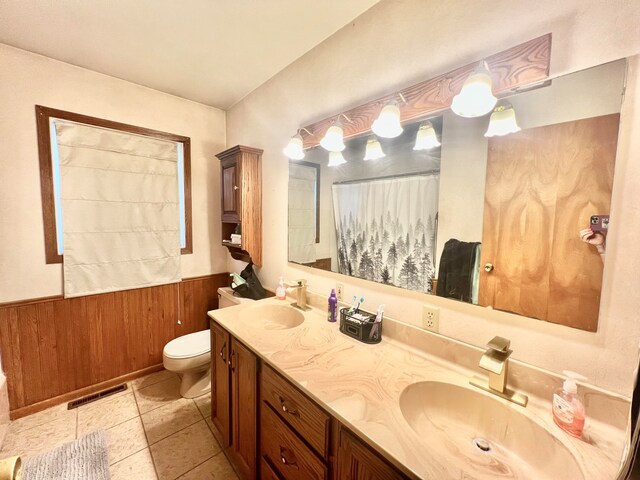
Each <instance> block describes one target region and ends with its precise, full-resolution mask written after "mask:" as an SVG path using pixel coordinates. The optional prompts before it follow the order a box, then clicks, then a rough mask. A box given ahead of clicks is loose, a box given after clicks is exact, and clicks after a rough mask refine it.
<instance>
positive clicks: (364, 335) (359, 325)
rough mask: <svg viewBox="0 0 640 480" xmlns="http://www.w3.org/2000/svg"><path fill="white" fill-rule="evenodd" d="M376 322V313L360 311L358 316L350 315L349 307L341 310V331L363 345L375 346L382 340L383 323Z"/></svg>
mask: <svg viewBox="0 0 640 480" xmlns="http://www.w3.org/2000/svg"><path fill="white" fill-rule="evenodd" d="M375 320H376V315H375V314H374V313H370V312H365V311H364V310H360V311H359V313H357V314H356V313H353V314H350V313H349V307H342V308H341V309H340V331H341V332H342V333H344V334H345V335H347V336H349V337H352V338H355V339H356V340H360V341H361V342H363V343H369V344H374V343H380V341H381V340H382V322H378V323H376V322H375ZM383 320H384V319H383Z"/></svg>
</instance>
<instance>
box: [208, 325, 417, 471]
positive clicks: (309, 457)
mask: <svg viewBox="0 0 640 480" xmlns="http://www.w3.org/2000/svg"><path fill="white" fill-rule="evenodd" d="M211 363H212V365H211V367H212V368H211V374H212V379H211V418H212V422H213V425H214V427H215V428H214V433H215V435H216V438H217V439H218V441H219V442H220V444H221V445H222V446H223V448H224V451H225V454H226V455H227V457H228V458H229V460H230V461H231V462H232V463H233V465H234V468H235V469H236V471H237V472H238V474H239V475H240V477H241V478H243V479H246V480H253V479H256V478H261V479H263V480H329V479H332V480H392V479H393V480H398V479H406V478H409V477H407V476H406V475H404V474H403V473H402V472H400V471H399V470H397V469H396V468H395V467H394V466H392V465H391V464H390V463H389V462H387V461H386V460H385V459H384V458H383V457H381V456H380V455H379V454H378V453H376V452H375V451H374V450H373V449H371V448H370V447H369V446H368V445H367V444H366V443H365V442H363V441H362V440H360V439H359V438H358V437H357V436H356V435H354V434H352V433H351V432H350V431H349V430H347V429H346V428H345V427H343V426H342V425H341V424H340V423H339V422H338V421H337V420H336V419H334V418H332V417H331V416H330V415H329V414H328V413H327V412H326V411H325V410H324V409H323V408H322V407H320V406H319V405H318V404H317V403H316V402H315V401H313V400H312V399H310V398H309V397H308V396H307V395H306V394H305V393H304V392H302V391H301V390H300V389H298V388H297V387H296V386H295V385H293V384H292V383H291V382H290V381H289V380H287V379H286V378H285V377H283V376H282V375H281V374H279V373H278V372H276V371H275V370H274V369H273V368H272V367H270V366H269V365H267V364H266V363H264V362H259V361H258V358H257V357H256V355H254V354H253V352H251V351H250V350H249V349H248V348H247V347H245V346H244V345H243V344H242V343H241V342H239V341H238V340H237V339H235V338H234V337H233V336H232V335H230V334H229V332H227V331H226V330H225V329H224V328H222V327H221V326H220V325H219V324H217V323H216V322H211ZM258 432H259V437H258Z"/></svg>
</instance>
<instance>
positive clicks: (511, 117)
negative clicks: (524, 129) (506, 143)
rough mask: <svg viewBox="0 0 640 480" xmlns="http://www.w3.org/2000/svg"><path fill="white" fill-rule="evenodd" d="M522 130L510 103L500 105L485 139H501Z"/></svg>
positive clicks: (492, 117)
mask: <svg viewBox="0 0 640 480" xmlns="http://www.w3.org/2000/svg"><path fill="white" fill-rule="evenodd" d="M520 130H521V128H520V127H519V126H518V122H517V121H516V111H515V110H514V109H513V106H512V105H511V104H510V103H505V104H502V105H498V106H497V107H496V108H495V110H494V111H493V113H492V114H491V120H489V128H487V133H485V134H484V136H485V137H501V136H503V135H508V134H510V133H516V132H519V131H520Z"/></svg>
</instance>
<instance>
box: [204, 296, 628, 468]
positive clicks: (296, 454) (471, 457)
mask: <svg viewBox="0 0 640 480" xmlns="http://www.w3.org/2000/svg"><path fill="white" fill-rule="evenodd" d="M308 297H309V304H310V305H311V306H312V307H314V308H312V310H310V311H308V312H302V311H300V310H297V309H295V308H293V307H292V306H290V303H291V302H292V301H293V299H287V300H286V301H279V300H276V299H265V300H261V301H258V302H255V303H253V304H251V305H240V306H236V307H230V308H227V309H223V310H214V311H211V312H209V316H210V317H211V319H212V321H211V332H212V345H211V353H212V362H213V368H212V375H213V378H212V420H213V424H214V426H215V429H216V430H217V431H216V435H217V437H218V440H219V441H220V442H221V444H222V445H223V447H224V449H225V452H226V454H227V456H228V457H229V458H230V459H231V461H232V462H233V463H234V465H235V467H236V469H237V471H238V472H239V473H240V474H241V476H242V477H244V478H269V479H275V478H277V479H313V478H318V479H320V478H321V479H330V478H331V479H356V478H357V479H361V478H376V479H387V478H388V479H397V478H438V479H447V478H463V477H464V478H478V479H493V478H496V476H498V475H499V476H500V477H501V478H513V479H530V478H537V479H554V478H567V479H572V480H573V479H576V480H587V479H591V478H598V479H613V478H615V477H616V473H617V470H618V468H619V465H620V461H621V459H622V453H623V450H624V445H625V441H626V438H625V426H626V422H627V416H628V412H629V402H628V400H627V399H625V398H623V397H619V396H616V395H614V394H609V393H607V392H603V391H601V390H598V389H596V388H594V387H589V386H587V385H582V386H580V390H579V391H580V395H581V396H583V398H584V399H585V404H586V407H587V416H588V420H587V422H588V428H587V429H586V430H585V435H584V437H583V439H575V438H573V437H570V436H569V435H567V434H566V433H565V432H563V431H562V430H560V429H559V428H558V427H557V426H556V425H555V424H554V423H553V420H552V417H551V411H550V410H551V405H550V399H551V392H552V391H553V389H555V388H557V387H558V386H559V385H560V383H561V379H560V378H559V377H557V376H555V375H553V374H551V373H549V372H545V371H542V370H540V369H536V368H533V367H530V366H528V365H525V364H522V363H519V362H517V361H512V364H511V366H510V371H511V373H510V376H509V378H508V379H507V383H508V384H509V386H510V387H511V388H514V389H515V390H517V391H520V392H522V393H525V394H526V395H528V397H529V402H528V403H527V406H526V407H522V406H519V405H516V404H514V403H512V402H508V401H506V400H504V399H502V398H499V397H498V396H496V395H492V394H491V393H487V392H485V391H483V390H481V389H479V388H477V387H475V386H472V385H471V384H470V383H469V381H470V379H471V378H472V377H473V376H474V374H481V375H482V372H481V370H480V369H479V368H478V362H479V359H480V357H481V355H482V353H483V351H482V350H481V349H478V348H475V347H471V346H469V345H466V344H462V343H460V342H457V341H455V340H451V339H447V338H445V337H441V336H439V335H434V334H431V333H428V332H425V331H421V330H419V329H417V328H415V327H411V326H408V325H404V324H402V323H401V322H397V321H394V320H392V319H388V318H387V319H385V324H384V327H385V328H384V336H383V341H382V342H381V343H380V344H378V345H365V344H362V343H360V342H358V341H357V340H354V339H352V338H349V337H346V336H345V335H343V334H341V333H340V332H339V329H338V325H337V324H331V323H328V322H327V321H326V316H325V314H324V311H323V310H321V309H319V307H322V306H323V305H324V299H323V298H322V297H320V296H318V295H315V294H313V293H311V292H309V293H308ZM487 340H489V339H487ZM516 354H517V352H516Z"/></svg>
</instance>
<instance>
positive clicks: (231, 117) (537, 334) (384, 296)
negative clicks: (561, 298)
mask: <svg viewBox="0 0 640 480" xmlns="http://www.w3.org/2000/svg"><path fill="white" fill-rule="evenodd" d="M639 24H640V9H639V8H638V6H637V2H636V1H635V0H626V1H625V0H614V1H610V2H602V1H600V0H565V1H562V2H558V1H557V0H541V1H539V2H536V4H535V8H532V3H531V2H529V1H526V0H519V1H514V0H496V1H493V2H487V1H477V0H466V1H463V0H458V1H451V2H431V1H430V2H427V1H425V0H383V1H382V2H380V3H379V4H377V5H376V6H374V7H373V8H372V9H371V10H369V11H367V12H366V13H365V14H363V15H362V16H361V17H359V18H358V19H356V20H355V21H354V22H351V23H350V24H349V25H347V26H346V27H344V28H343V29H342V30H340V31H338V32H337V33H336V34H334V35H333V36H332V37H330V38H329V39H327V40H326V41H325V42H323V43H322V44H320V45H319V46H318V47H316V48H315V49H313V50H312V51H310V52H309V53H308V54H306V55H305V56H303V57H302V58H300V59H299V60H297V61H296V62H295V63H293V64H292V65H290V66H289V67H288V68H286V69H285V70H283V71H282V72H280V73H279V74H278V75H276V76H275V77H273V78H272V79H271V80H270V81H269V82H267V83H266V84H264V85H262V86H261V87H260V88H258V89H257V90H255V91H254V92H253V93H251V94H250V95H249V96H247V97H246V98H245V99H244V100H243V101H241V102H240V103H238V104H237V105H235V106H234V107H233V108H231V109H230V110H229V112H228V113H227V141H228V144H229V145H235V144H237V143H242V144H245V145H250V146H254V147H259V148H263V149H264V151H265V152H264V167H263V175H264V179H263V199H264V206H263V228H264V250H263V251H264V252H265V255H264V257H265V258H264V266H263V268H262V269H261V270H260V272H259V274H260V276H261V278H262V279H263V281H264V283H265V284H266V285H269V286H274V285H275V284H276V282H277V279H278V276H279V275H285V277H287V278H297V277H305V278H307V279H308V280H309V285H310V289H312V290H314V291H318V292H325V293H327V294H328V293H329V290H330V288H331V287H333V286H334V285H335V282H336V280H339V281H341V282H343V283H344V284H345V287H346V289H345V295H346V298H351V296H353V295H354V293H356V292H358V293H360V294H363V295H364V296H365V298H368V299H369V300H368V302H371V305H370V306H369V308H373V307H374V306H375V305H374V304H377V303H378V302H381V303H386V304H387V313H388V315H389V316H392V317H395V318H399V319H402V320H405V321H407V322H409V323H413V324H419V323H420V318H421V306H422V304H423V303H424V302H431V303H433V304H437V305H438V306H440V308H441V311H440V330H441V333H443V334H444V335H448V336H452V337H455V338H458V339H461V340H462V341H466V342H468V343H471V344H474V345H478V346H484V344H485V343H486V341H487V340H489V339H490V338H491V337H492V336H493V335H496V334H500V335H503V336H506V337H508V338H511V339H512V347H513V349H514V352H515V353H514V358H516V359H519V360H522V361H525V362H528V363H531V364H534V365H537V366H540V367H542V368H547V369H549V370H552V371H555V372H559V371H561V370H563V369H567V368H568V369H572V370H577V371H579V372H582V373H584V374H586V375H587V376H589V377H590V381H591V382H592V383H594V384H596V385H598V386H601V387H603V388H608V389H611V390H613V391H616V392H619V393H622V394H626V395H629V394H630V393H631V391H632V387H633V372H634V369H635V367H636V365H637V358H638V344H639V338H640V321H639V319H638V313H637V312H639V311H640V289H639V288H638V283H639V281H638V278H639V275H638V272H639V271H640V249H639V248H638V247H637V237H638V233H640V206H639V205H640V190H639V189H638V188H637V185H639V184H640V162H638V161H637V158H638V155H640V135H638V133H637V132H639V131H640V111H639V109H640V79H639V78H638V77H639V72H638V68H639V61H638V59H634V61H633V62H632V64H631V68H630V72H631V73H630V77H629V85H628V88H627V99H626V102H625V105H624V106H623V111H622V124H621V135H620V141H619V152H618V158H617V163H616V174H615V182H614V194H613V206H612V212H611V214H612V217H613V218H615V219H616V222H615V223H613V225H612V229H611V232H610V235H609V245H608V253H607V257H608V259H607V266H606V268H605V274H604V276H605V278H604V285H603V297H602V305H601V315H600V324H599V330H598V332H597V333H588V332H583V331H579V330H574V329H570V328H567V327H561V326H557V325H553V324H549V323H546V322H541V321H537V320H532V319H527V318H522V317H516V316H514V315H510V314H506V313H501V312H493V311H490V310H483V309H480V308H479V307H475V306H470V305H463V304H459V303H456V302H453V301H449V300H446V299H439V298H434V297H429V296H426V295H420V294H417V293H410V292H406V291H402V290H399V289H395V288H393V287H386V286H382V285H379V284H375V283H371V282H366V281H361V280H356V279H350V278H348V277H345V276H340V275H337V274H333V273H329V272H326V273H325V272H320V271H316V270H311V269H308V268H305V267H300V266H296V265H293V264H288V263H287V246H286V241H287V240H286V239H287V215H286V211H287V194H286V192H287V159H286V158H285V157H284V155H282V153H281V151H282V148H283V147H284V145H285V144H286V142H287V141H288V139H289V137H290V136H291V135H293V134H294V133H295V131H296V129H297V128H298V127H299V126H301V125H306V124H308V123H310V122H313V121H315V120H319V119H322V118H324V117H326V116H329V115H331V114H336V113H337V112H340V111H341V110H343V109H346V108H347V107H350V106H353V105H357V104H359V103H362V102H363V101H366V100H369V99H371V98H375V97H376V96H379V95H381V94H384V93H387V92H392V91H395V90H397V89H399V88H400V87H403V86H407V85H411V84H413V83H416V82H418V81H421V80H424V79H427V78H431V77H433V76H435V75H437V74H441V73H443V72H447V71H449V70H451V69H453V68H456V67H458V66H461V65H464V64H467V63H469V62H472V61H475V60H477V59H480V58H482V57H483V56H485V55H488V54H491V53H495V52H498V51H501V50H503V49H505V48H508V47H511V46H513V45H516V44H519V43H521V42H524V41H527V40H530V39H532V38H534V37H537V36H539V35H542V34H545V33H548V32H552V33H553V47H552V59H551V74H552V75H553V76H556V75H560V74H564V73H569V72H574V71H578V70H581V69H584V68H587V67H591V66H594V65H598V64H601V63H604V62H608V61H611V60H615V59H618V58H621V57H627V56H631V55H635V54H637V53H639V52H640V29H638V25H639ZM632 132H635V135H633V134H632ZM634 159H635V160H636V161H634ZM229 266H230V268H231V267H237V266H239V264H237V263H236V262H231V261H230V262H229ZM365 303H367V302H365Z"/></svg>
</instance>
